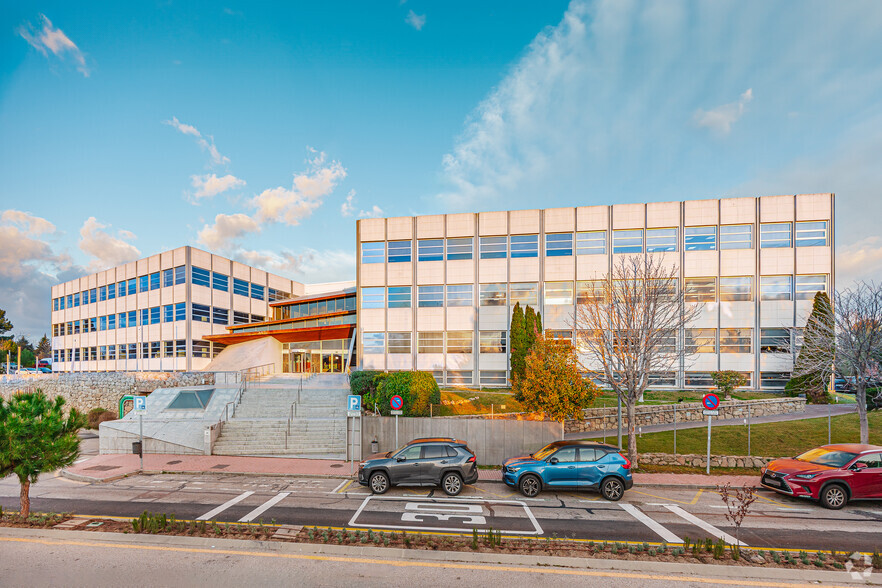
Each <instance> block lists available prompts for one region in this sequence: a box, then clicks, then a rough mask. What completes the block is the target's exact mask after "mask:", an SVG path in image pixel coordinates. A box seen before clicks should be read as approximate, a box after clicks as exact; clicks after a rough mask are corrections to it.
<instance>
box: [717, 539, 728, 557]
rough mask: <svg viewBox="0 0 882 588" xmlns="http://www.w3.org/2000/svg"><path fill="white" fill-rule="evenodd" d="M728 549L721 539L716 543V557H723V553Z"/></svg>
mask: <svg viewBox="0 0 882 588" xmlns="http://www.w3.org/2000/svg"><path fill="white" fill-rule="evenodd" d="M725 551H726V544H725V543H723V540H722V539H720V540H718V541H717V542H716V543H714V559H723V553H724V552H725Z"/></svg>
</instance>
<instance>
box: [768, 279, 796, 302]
mask: <svg viewBox="0 0 882 588" xmlns="http://www.w3.org/2000/svg"><path fill="white" fill-rule="evenodd" d="M760 299H761V300H793V276H762V277H760Z"/></svg>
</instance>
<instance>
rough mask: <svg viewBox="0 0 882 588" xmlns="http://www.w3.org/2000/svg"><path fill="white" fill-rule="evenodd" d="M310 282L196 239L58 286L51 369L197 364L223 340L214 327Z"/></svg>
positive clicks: (262, 314) (266, 312)
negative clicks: (201, 245) (204, 246)
mask: <svg viewBox="0 0 882 588" xmlns="http://www.w3.org/2000/svg"><path fill="white" fill-rule="evenodd" d="M303 292H304V285H303V284H301V283H299V282H295V281H293V280H289V279H287V278H283V277H281V276H277V275H274V274H270V273H268V272H265V271H263V270H260V269H257V268H253V267H249V266H247V265H244V264H242V263H239V262H235V261H232V260H230V259H227V258H225V257H221V256H219V255H213V254H211V253H208V252H206V251H202V250H200V249H196V248H194V247H179V248H177V249H174V250H171V251H166V252H164V253H159V254H157V255H152V256H150V257H147V258H144V259H139V260H138V261H133V262H130V263H127V264H124V265H121V266H118V267H115V268H111V269H108V270H105V271H101V272H97V273H95V274H91V275H88V276H84V277H82V278H78V279H76V280H71V281H69V282H64V283H62V284H58V285H57V286H53V288H52V302H51V304H52V359H53V366H52V369H53V371H61V372H71V371H76V372H80V371H180V370H198V369H201V368H203V367H205V366H206V365H208V364H209V363H210V362H211V359H212V358H213V357H215V356H216V355H217V354H218V353H220V351H221V350H222V349H223V348H224V344H223V343H220V342H211V341H210V340H209V339H208V338H207V337H208V336H209V335H211V334H219V333H225V332H226V328H227V327H228V326H230V325H237V324H245V323H251V322H255V321H263V320H265V319H266V317H271V316H272V308H271V306H270V304H271V303H273V302H276V301H280V300H286V299H289V298H291V297H292V296H299V295H302V294H303Z"/></svg>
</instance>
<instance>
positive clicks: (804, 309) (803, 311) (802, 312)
mask: <svg viewBox="0 0 882 588" xmlns="http://www.w3.org/2000/svg"><path fill="white" fill-rule="evenodd" d="M795 304H796V324H797V325H798V326H801V327H802V326H805V324H806V323H807V322H808V318H809V316H810V315H811V314H812V307H813V306H814V299H812V300H797V301H796V302H795Z"/></svg>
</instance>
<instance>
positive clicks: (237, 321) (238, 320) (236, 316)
mask: <svg viewBox="0 0 882 588" xmlns="http://www.w3.org/2000/svg"><path fill="white" fill-rule="evenodd" d="M248 321H249V318H248V313H247V312H238V311H235V310H234V311H233V324H234V325H245V324H248Z"/></svg>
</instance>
